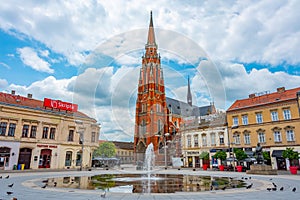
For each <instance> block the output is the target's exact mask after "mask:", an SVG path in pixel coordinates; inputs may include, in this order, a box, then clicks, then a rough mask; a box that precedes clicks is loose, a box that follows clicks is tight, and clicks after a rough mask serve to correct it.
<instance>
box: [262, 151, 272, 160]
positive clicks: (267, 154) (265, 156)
mask: <svg viewBox="0 0 300 200" xmlns="http://www.w3.org/2000/svg"><path fill="white" fill-rule="evenodd" d="M262 156H263V158H264V160H270V159H271V157H270V153H269V152H267V151H263V152H262Z"/></svg>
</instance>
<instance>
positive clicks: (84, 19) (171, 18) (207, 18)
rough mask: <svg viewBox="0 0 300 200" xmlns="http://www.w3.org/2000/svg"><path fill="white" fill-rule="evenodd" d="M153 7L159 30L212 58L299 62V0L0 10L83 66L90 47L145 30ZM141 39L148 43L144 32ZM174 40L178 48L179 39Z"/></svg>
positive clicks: (2, 18) (8, 6)
mask: <svg viewBox="0 0 300 200" xmlns="http://www.w3.org/2000/svg"><path fill="white" fill-rule="evenodd" d="M16 5H18V6H16ZM121 8H122V9H121ZM150 10H153V20H154V26H155V29H156V30H157V31H158V29H164V30H169V31H174V32H177V33H180V34H183V35H185V36H186V37H187V38H190V39H191V40H193V41H195V42H196V43H197V44H198V45H200V46H201V47H203V49H204V50H205V51H207V52H209V55H210V56H213V57H216V58H220V59H223V60H228V59H230V60H233V59H236V60H240V61H243V62H263V63H270V64H273V65H278V64H281V63H282V61H285V62H286V63H287V64H295V63H298V64H299V63H300V58H299V56H297V53H296V52H299V51H300V45H299V42H300V39H299V32H300V26H299V23H298V21H297V20H298V19H299V17H300V14H299V12H298V10H300V4H299V3H298V2H297V1H295V0H290V1H279V2H274V1H272V0H265V1H257V2H249V1H231V2H228V1H226V2H215V1H203V2H197V3H193V2H188V3H187V2H184V1H176V2H172V3H170V2H169V1H159V2H157V3H154V2H152V3H151V5H150V4H148V3H147V1H113V2H109V1H93V0H91V1H79V2H77V3H76V4H74V3H72V1H62V2H56V1H49V2H43V3H36V2H34V1H27V2H26V4H22V5H21V4H20V2H19V1H7V2H2V5H1V8H0V13H1V14H0V24H1V25H0V27H1V28H2V29H4V30H6V31H9V30H11V29H14V30H17V31H18V32H20V33H22V34H25V35H27V36H29V37H30V38H34V39H35V40H38V41H40V42H42V43H43V44H45V45H46V46H47V47H48V48H50V49H52V50H53V51H55V52H57V53H62V54H64V55H65V56H67V58H68V60H69V62H70V63H71V64H79V63H82V62H83V61H84V59H85V57H86V52H87V51H92V50H93V49H94V48H95V47H96V46H98V45H99V44H100V43H103V42H105V41H106V40H108V39H109V38H111V37H112V36H115V35H118V34H120V33H124V32H125V33H126V32H130V31H131V30H136V29H140V28H142V29H147V27H148V23H149V11H150ZM173 36H174V35H173ZM173 36H172V37H173ZM172 37H170V39H172ZM137 38H140V39H141V40H142V42H143V43H145V40H146V35H143V36H142V37H137ZM156 38H157V41H158V44H159V45H161V44H162V43H164V39H163V37H161V36H160V37H158V36H157V37H156ZM173 41H174V42H175V43H174V44H175V45H176V46H178V44H177V43H176V37H175V38H173ZM125 42H126V41H125ZM168 43H170V40H168ZM170 45H171V44H170ZM140 47H141V46H140ZM189 50H190V49H189ZM286 52H288V53H286Z"/></svg>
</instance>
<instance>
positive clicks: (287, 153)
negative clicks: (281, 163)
mask: <svg viewBox="0 0 300 200" xmlns="http://www.w3.org/2000/svg"><path fill="white" fill-rule="evenodd" d="M282 157H283V158H287V159H289V161H290V165H291V166H294V165H293V164H294V163H293V162H292V161H293V160H297V159H299V153H298V152H297V151H294V148H289V147H288V148H286V150H284V151H283V152H282Z"/></svg>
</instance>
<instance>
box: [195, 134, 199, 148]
mask: <svg viewBox="0 0 300 200" xmlns="http://www.w3.org/2000/svg"><path fill="white" fill-rule="evenodd" d="M198 146H199V141H198V135H194V147H198Z"/></svg>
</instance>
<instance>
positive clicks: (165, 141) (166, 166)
mask: <svg viewBox="0 0 300 200" xmlns="http://www.w3.org/2000/svg"><path fill="white" fill-rule="evenodd" d="M169 135H170V133H165V135H164V143H165V149H164V150H165V169H167V168H168V164H167V147H168V146H167V137H168V136H169Z"/></svg>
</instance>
